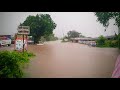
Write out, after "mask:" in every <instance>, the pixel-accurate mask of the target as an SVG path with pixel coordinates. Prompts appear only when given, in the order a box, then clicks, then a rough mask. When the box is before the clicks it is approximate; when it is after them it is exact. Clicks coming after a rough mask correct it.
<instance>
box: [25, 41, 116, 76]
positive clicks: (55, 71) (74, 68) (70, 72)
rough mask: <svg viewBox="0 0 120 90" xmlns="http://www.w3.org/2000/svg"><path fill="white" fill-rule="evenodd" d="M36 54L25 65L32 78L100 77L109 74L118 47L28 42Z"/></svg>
mask: <svg viewBox="0 0 120 90" xmlns="http://www.w3.org/2000/svg"><path fill="white" fill-rule="evenodd" d="M28 50H29V51H32V52H34V53H35V54H36V57H35V58H32V59H31V62H30V65H29V67H28V68H26V72H27V73H28V76H27V77H32V78H42V77H45V78H74V77H75V78H94V77H95V78H96V77H98V78H101V77H111V74H112V71H113V69H114V64H115V61H116V58H117V56H118V49H115V48H96V47H88V46H85V45H81V44H78V43H71V42H67V43H61V42H60V41H53V42H47V43H45V45H43V46H37V45H30V46H29V47H28Z"/></svg>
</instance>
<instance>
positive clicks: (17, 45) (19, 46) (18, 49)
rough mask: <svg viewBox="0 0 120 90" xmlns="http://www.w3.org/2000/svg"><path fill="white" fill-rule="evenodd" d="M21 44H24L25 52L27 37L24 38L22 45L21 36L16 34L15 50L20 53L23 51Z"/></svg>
mask: <svg viewBox="0 0 120 90" xmlns="http://www.w3.org/2000/svg"><path fill="white" fill-rule="evenodd" d="M23 44H24V50H27V36H26V37H24V43H23V35H20V34H16V39H15V50H17V51H22V50H23Z"/></svg>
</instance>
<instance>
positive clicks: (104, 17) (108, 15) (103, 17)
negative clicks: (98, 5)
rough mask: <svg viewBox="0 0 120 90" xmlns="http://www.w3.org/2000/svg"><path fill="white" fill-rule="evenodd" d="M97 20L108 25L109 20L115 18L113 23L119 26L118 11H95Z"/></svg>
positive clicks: (119, 13) (119, 15)
mask: <svg viewBox="0 0 120 90" xmlns="http://www.w3.org/2000/svg"><path fill="white" fill-rule="evenodd" d="M95 15H96V16H97V20H98V21H99V22H100V23H101V24H103V26H105V27H108V26H109V20H110V19H115V25H117V26H118V27H119V26H120V12H95Z"/></svg>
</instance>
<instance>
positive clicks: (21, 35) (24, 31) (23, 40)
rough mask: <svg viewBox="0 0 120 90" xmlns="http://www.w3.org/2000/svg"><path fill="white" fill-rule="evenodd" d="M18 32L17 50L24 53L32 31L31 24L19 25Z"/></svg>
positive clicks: (16, 39) (16, 38)
mask: <svg viewBox="0 0 120 90" xmlns="http://www.w3.org/2000/svg"><path fill="white" fill-rule="evenodd" d="M17 30H18V32H17V33H16V35H15V46H14V47H15V50H16V51H22V52H23V53H24V51H25V50H27V38H28V35H29V33H30V27H29V26H18V28H17Z"/></svg>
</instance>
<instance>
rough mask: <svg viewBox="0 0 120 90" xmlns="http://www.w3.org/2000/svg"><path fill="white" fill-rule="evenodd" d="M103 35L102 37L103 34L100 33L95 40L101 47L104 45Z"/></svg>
mask: <svg viewBox="0 0 120 90" xmlns="http://www.w3.org/2000/svg"><path fill="white" fill-rule="evenodd" d="M105 40H106V39H105V37H103V35H101V36H99V37H98V40H97V46H100V47H102V46H104V45H105Z"/></svg>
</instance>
